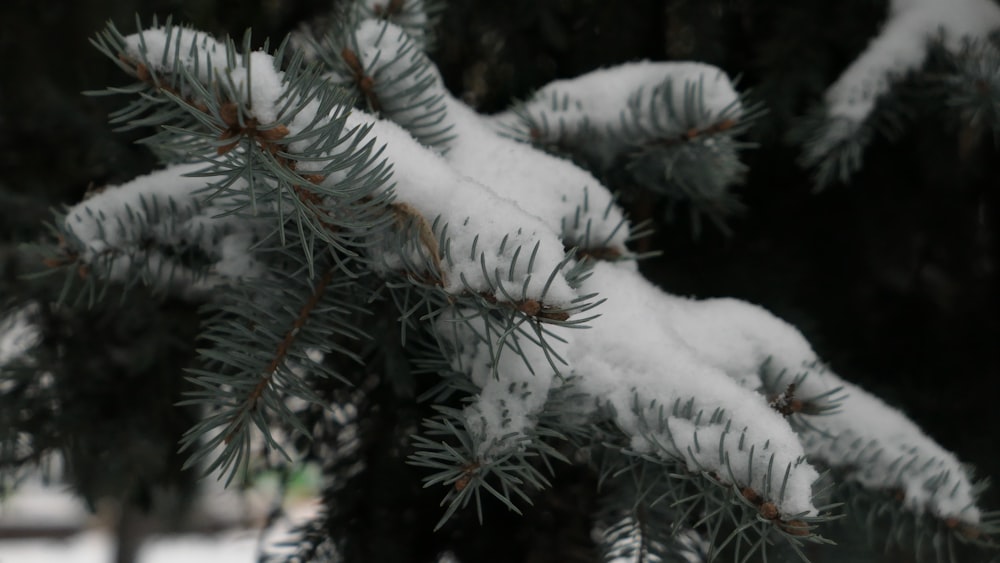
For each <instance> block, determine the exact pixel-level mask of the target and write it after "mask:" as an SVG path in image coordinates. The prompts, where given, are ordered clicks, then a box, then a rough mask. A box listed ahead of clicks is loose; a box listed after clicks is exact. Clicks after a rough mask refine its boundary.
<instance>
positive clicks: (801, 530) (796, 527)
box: [781, 520, 809, 536]
mask: <svg viewBox="0 0 1000 563" xmlns="http://www.w3.org/2000/svg"><path fill="white" fill-rule="evenodd" d="M781 529H782V530H784V531H785V532H787V533H789V534H791V535H793V536H808V535H809V525H808V524H806V523H805V522H803V521H802V520H789V521H788V522H783V523H782V524H781Z"/></svg>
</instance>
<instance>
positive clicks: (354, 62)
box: [340, 47, 363, 76]
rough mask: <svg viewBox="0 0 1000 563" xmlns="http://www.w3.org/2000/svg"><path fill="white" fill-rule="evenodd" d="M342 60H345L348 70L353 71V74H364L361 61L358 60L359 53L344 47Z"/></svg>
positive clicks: (341, 54)
mask: <svg viewBox="0 0 1000 563" xmlns="http://www.w3.org/2000/svg"><path fill="white" fill-rule="evenodd" d="M340 58H342V59H344V62H345V63H347V68H349V69H351V72H353V73H354V74H356V75H359V76H360V75H361V74H363V70H362V68H361V61H360V60H359V59H358V55H357V53H355V52H354V51H352V50H350V49H348V48H347V47H344V49H343V50H342V51H341V52H340Z"/></svg>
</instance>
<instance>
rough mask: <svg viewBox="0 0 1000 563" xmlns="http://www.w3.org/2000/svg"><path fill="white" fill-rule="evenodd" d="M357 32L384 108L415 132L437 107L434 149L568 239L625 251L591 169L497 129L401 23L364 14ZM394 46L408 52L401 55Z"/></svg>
mask: <svg viewBox="0 0 1000 563" xmlns="http://www.w3.org/2000/svg"><path fill="white" fill-rule="evenodd" d="M355 38H356V41H357V43H358V46H359V49H360V52H359V54H358V55H359V59H360V61H361V63H362V66H363V67H364V68H365V70H366V71H367V72H368V73H369V74H370V75H372V76H374V77H375V81H374V87H375V91H376V93H377V95H378V96H379V98H380V99H390V100H396V101H395V106H387V107H385V108H383V115H385V116H386V117H388V118H390V119H392V120H393V121H396V122H398V123H400V124H402V125H403V126H404V127H407V128H408V130H409V131H410V133H411V134H413V135H414V136H415V137H417V138H418V139H420V138H421V137H420V132H421V131H422V130H423V129H424V127H425V125H424V122H423V121H422V120H420V119H419V117H418V116H419V115H420V113H421V112H423V114H424V115H425V116H426V115H431V116H437V114H438V113H440V112H441V111H442V110H443V114H442V115H441V116H440V119H441V120H442V123H441V124H440V126H439V128H445V127H446V128H447V131H448V134H449V137H448V139H445V140H440V136H438V137H436V138H437V139H438V140H439V143H438V144H436V145H434V147H433V148H435V149H437V150H439V151H440V152H442V153H443V155H444V158H445V159H446V160H447V162H448V163H449V164H450V165H451V166H452V167H453V168H454V169H455V170H456V171H458V172H459V173H461V174H464V175H467V176H470V177H472V178H475V179H476V180H477V181H479V182H481V183H483V184H485V185H487V186H489V187H490V188H492V189H493V190H495V191H496V192H497V193H498V194H500V195H502V196H504V197H507V198H510V199H512V200H514V201H516V202H517V203H518V205H520V206H521V208H522V209H524V210H525V211H527V212H529V213H531V214H532V215H535V216H537V217H539V218H541V219H542V220H543V221H544V222H545V223H546V224H547V225H550V226H553V227H555V226H558V227H559V229H560V236H561V237H562V239H563V241H564V242H565V243H566V245H567V246H581V247H585V248H598V247H607V248H611V249H615V250H617V251H619V252H621V253H622V254H624V253H625V252H626V249H625V240H626V239H627V238H628V235H629V229H628V224H627V222H626V220H625V217H624V214H623V212H622V210H621V208H620V207H618V206H617V205H615V204H614V200H613V197H612V195H611V193H610V191H609V190H608V189H607V188H606V187H604V186H603V185H601V183H600V182H599V181H598V180H597V179H596V178H594V176H593V175H591V174H590V173H589V172H586V171H584V170H583V169H581V168H580V167H578V166H576V165H574V164H572V163H571V162H569V161H567V160H564V159H561V158H557V157H555V156H552V155H549V154H547V153H543V152H541V151H537V150H534V149H532V148H531V147H529V146H527V145H524V144H522V143H519V142H516V141H513V140H511V139H507V138H503V137H500V136H498V135H496V134H495V133H494V132H493V131H492V129H491V127H490V126H489V125H488V124H487V123H486V122H484V121H483V120H482V119H481V118H480V116H479V115H478V114H476V113H475V112H473V111H472V109H470V108H469V107H468V106H466V105H465V104H464V103H462V102H461V101H459V100H457V99H455V98H454V97H453V96H452V95H451V94H450V93H449V92H448V91H447V89H445V87H444V83H443V82H442V80H441V76H440V74H439V73H438V71H437V69H436V68H435V67H434V66H433V65H432V64H431V63H430V61H429V60H428V59H427V56H426V55H425V54H423V53H422V52H420V51H417V50H414V49H413V45H412V43H411V42H409V41H408V40H407V39H406V35H405V32H404V31H403V30H402V29H399V28H398V27H396V26H394V25H392V24H388V23H385V22H377V21H372V20H368V21H363V22H361V23H360V24H359V25H358V28H357V31H356V32H355ZM400 51H402V52H403V53H406V56H399V55H398V53H399V52H400ZM414 69H416V71H414ZM426 100H432V101H433V102H432V103H431V102H427V101H426ZM396 107H399V108H401V109H395V108H396ZM543 186H544V188H543Z"/></svg>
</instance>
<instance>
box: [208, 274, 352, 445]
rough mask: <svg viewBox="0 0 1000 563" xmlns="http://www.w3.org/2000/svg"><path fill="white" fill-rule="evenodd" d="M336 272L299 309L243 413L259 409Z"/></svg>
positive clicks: (230, 434)
mask: <svg viewBox="0 0 1000 563" xmlns="http://www.w3.org/2000/svg"><path fill="white" fill-rule="evenodd" d="M334 272H335V270H334V269H333V268H331V269H330V270H328V271H327V272H326V273H325V274H323V277H322V278H320V280H319V282H318V283H317V284H316V286H315V287H314V288H313V292H312V294H311V295H310V296H309V299H308V300H306V302H305V303H304V304H303V305H302V308H301V309H299V314H298V315H297V316H296V317H295V320H294V321H293V322H292V326H291V327H290V328H289V329H288V331H287V332H285V336H284V338H282V339H281V342H279V343H278V347H277V349H276V350H275V352H274V357H272V358H271V361H270V362H269V363H268V364H267V367H266V368H264V373H263V374H262V375H261V376H260V380H259V381H258V382H257V385H255V386H254V388H253V389H252V390H251V391H250V394H249V395H247V399H246V403H245V405H246V406H245V407H244V409H243V411H242V412H247V411H253V410H255V409H256V408H257V403H258V401H260V399H261V397H263V396H264V392H265V391H266V390H267V386H268V385H270V384H271V381H273V379H274V374H275V372H277V371H278V368H279V367H280V366H281V364H282V363H283V362H284V361H285V358H287V357H288V352H289V350H291V347H292V344H294V343H295V339H296V338H297V337H298V335H299V333H300V332H301V331H302V327H304V326H305V324H306V322H307V321H308V320H309V316H310V315H311V314H312V311H313V309H315V308H316V306H317V305H319V302H320V300H321V299H322V298H323V294H324V293H325V292H326V288H327V286H329V285H330V282H331V281H333V274H334ZM234 418H235V417H234ZM243 424H244V423H243V421H239V422H238V423H237V424H236V426H234V427H233V428H232V429H231V430H230V431H229V432H228V433H227V434H226V438H225V442H226V443H227V444H228V443H229V442H231V441H232V440H233V438H234V437H235V435H236V433H237V432H239V431H240V429H242V428H243Z"/></svg>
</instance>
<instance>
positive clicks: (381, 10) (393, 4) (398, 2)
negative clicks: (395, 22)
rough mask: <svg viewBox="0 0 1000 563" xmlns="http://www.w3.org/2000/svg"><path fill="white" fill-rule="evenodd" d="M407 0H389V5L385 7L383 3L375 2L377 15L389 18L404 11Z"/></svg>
mask: <svg viewBox="0 0 1000 563" xmlns="http://www.w3.org/2000/svg"><path fill="white" fill-rule="evenodd" d="M405 3H406V0H389V5H388V6H385V7H383V6H382V4H375V9H374V12H375V17H377V18H388V17H391V16H395V15H396V14H398V13H400V12H402V11H403V4H405Z"/></svg>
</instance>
